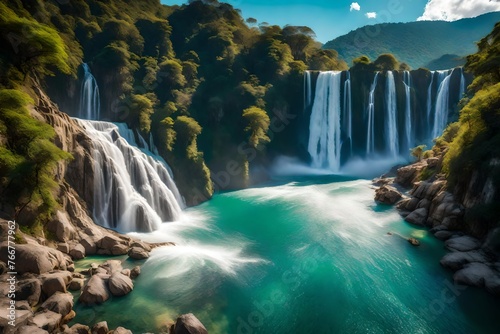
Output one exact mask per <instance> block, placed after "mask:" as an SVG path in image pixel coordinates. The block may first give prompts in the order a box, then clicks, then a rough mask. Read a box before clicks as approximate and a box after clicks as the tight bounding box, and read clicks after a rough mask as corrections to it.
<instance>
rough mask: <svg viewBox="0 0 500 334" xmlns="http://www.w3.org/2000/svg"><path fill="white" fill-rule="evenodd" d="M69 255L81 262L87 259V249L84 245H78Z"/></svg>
mask: <svg viewBox="0 0 500 334" xmlns="http://www.w3.org/2000/svg"><path fill="white" fill-rule="evenodd" d="M69 255H71V257H72V258H73V259H74V260H81V259H83V258H84V257H85V247H83V245H82V244H77V245H76V246H75V248H73V249H72V250H70V251H69Z"/></svg>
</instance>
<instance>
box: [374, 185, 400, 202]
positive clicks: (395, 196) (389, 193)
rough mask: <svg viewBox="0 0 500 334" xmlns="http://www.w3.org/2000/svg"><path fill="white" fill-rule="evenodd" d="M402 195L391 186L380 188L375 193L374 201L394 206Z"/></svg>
mask: <svg viewBox="0 0 500 334" xmlns="http://www.w3.org/2000/svg"><path fill="white" fill-rule="evenodd" d="M401 197H402V195H401V193H400V192H399V191H397V190H396V188H394V187H392V186H387V185H385V186H382V187H380V188H379V189H377V190H376V191H375V201H377V202H379V203H383V204H391V205H392V204H395V203H396V202H397V201H399V200H400V199H401Z"/></svg>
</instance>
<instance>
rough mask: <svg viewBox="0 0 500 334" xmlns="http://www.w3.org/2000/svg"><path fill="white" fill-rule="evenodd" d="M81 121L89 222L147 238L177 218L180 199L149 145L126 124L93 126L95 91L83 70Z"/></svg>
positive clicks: (86, 68)
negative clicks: (86, 144)
mask: <svg viewBox="0 0 500 334" xmlns="http://www.w3.org/2000/svg"><path fill="white" fill-rule="evenodd" d="M83 69H84V73H85V76H84V81H83V85H82V100H81V108H80V116H81V118H85V119H86V120H82V119H76V120H77V121H78V123H79V124H80V125H81V126H82V127H83V128H84V129H85V131H86V132H87V134H88V136H89V138H90V139H91V140H92V144H93V147H94V150H93V152H92V154H93V158H94V208H93V216H94V221H95V222H96V223H97V224H99V225H102V226H105V227H108V228H115V229H117V230H120V231H122V232H151V231H154V230H156V229H158V228H159V226H160V224H161V223H162V222H165V221H173V220H176V219H177V218H179V216H180V213H181V210H182V207H184V204H183V200H182V197H181V195H180V193H179V190H178V189H177V187H176V185H175V183H174V181H173V179H172V171H171V170H170V168H169V167H168V165H167V164H166V162H165V161H164V160H163V159H162V158H161V157H160V156H158V151H157V150H156V147H155V146H154V143H153V137H152V136H151V134H150V137H149V143H148V142H147V141H146V140H145V139H144V138H143V137H142V136H141V135H140V134H139V133H138V132H135V131H133V130H132V129H129V128H128V127H127V125H126V124H121V123H120V124H119V123H117V124H114V123H109V122H103V121H96V120H95V119H98V118H99V108H100V105H99V87H98V86H97V83H96V81H95V78H94V77H93V76H92V73H90V68H89V66H88V65H87V64H83Z"/></svg>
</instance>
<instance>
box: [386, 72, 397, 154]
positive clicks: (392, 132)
mask: <svg viewBox="0 0 500 334" xmlns="http://www.w3.org/2000/svg"><path fill="white" fill-rule="evenodd" d="M385 100H386V112H387V113H386V120H385V130H386V131H385V140H386V148H387V151H388V153H389V155H390V156H391V157H396V156H397V155H398V153H399V138H398V119H397V103H396V84H395V82H394V74H393V73H392V71H388V72H387V82H386V98H385Z"/></svg>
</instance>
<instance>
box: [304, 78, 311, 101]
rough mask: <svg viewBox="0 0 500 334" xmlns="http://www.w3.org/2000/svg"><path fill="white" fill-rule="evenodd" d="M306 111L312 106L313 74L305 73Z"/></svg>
mask: <svg viewBox="0 0 500 334" xmlns="http://www.w3.org/2000/svg"><path fill="white" fill-rule="evenodd" d="M304 81H305V82H304V109H305V108H308V107H309V106H310V105H311V99H312V87H311V72H309V71H306V72H305V73H304Z"/></svg>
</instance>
